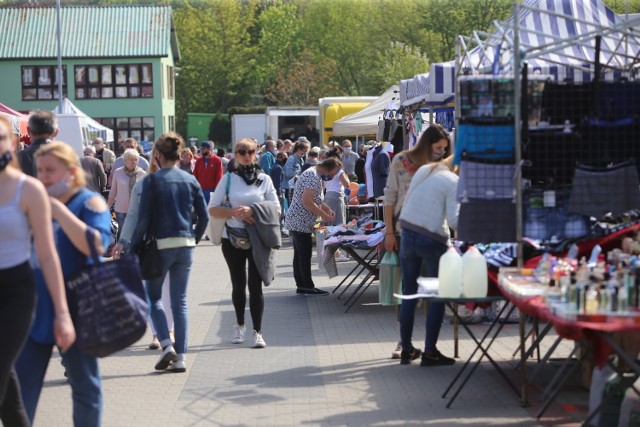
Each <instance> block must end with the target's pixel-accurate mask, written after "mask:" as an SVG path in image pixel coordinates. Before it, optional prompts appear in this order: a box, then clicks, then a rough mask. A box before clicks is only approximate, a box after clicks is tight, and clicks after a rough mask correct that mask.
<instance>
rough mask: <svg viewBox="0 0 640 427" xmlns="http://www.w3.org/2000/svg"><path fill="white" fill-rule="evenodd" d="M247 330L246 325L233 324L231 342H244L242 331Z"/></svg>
mask: <svg viewBox="0 0 640 427" xmlns="http://www.w3.org/2000/svg"><path fill="white" fill-rule="evenodd" d="M246 331H247V327H246V326H244V325H243V326H240V325H238V324H236V325H233V338H231V343H232V344H242V343H243V342H244V333H245V332H246Z"/></svg>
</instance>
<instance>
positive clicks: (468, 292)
mask: <svg viewBox="0 0 640 427" xmlns="http://www.w3.org/2000/svg"><path fill="white" fill-rule="evenodd" d="M488 289H489V282H488V278H487V261H486V260H485V259H484V256H483V255H482V254H481V253H480V251H479V250H478V249H476V248H475V247H474V246H470V247H469V249H467V252H465V253H464V255H463V256H462V292H463V295H464V297H465V298H485V297H486V296H487V292H488Z"/></svg>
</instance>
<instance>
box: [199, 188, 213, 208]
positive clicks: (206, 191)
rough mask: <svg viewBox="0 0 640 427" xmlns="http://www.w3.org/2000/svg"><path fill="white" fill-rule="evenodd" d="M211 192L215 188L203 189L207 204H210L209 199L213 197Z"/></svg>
mask: <svg viewBox="0 0 640 427" xmlns="http://www.w3.org/2000/svg"><path fill="white" fill-rule="evenodd" d="M211 193H213V190H202V194H203V195H204V202H205V206H209V199H210V198H211Z"/></svg>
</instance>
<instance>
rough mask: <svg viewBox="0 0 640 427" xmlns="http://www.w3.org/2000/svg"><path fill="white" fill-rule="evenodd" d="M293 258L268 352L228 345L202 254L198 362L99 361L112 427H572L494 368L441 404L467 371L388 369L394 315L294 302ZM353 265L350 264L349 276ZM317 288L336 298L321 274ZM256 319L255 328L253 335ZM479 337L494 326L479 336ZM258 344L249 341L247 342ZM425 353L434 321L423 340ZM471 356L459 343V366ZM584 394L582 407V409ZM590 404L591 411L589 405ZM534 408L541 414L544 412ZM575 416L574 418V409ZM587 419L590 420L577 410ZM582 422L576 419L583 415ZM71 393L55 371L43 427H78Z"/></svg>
mask: <svg viewBox="0 0 640 427" xmlns="http://www.w3.org/2000/svg"><path fill="white" fill-rule="evenodd" d="M292 256H293V255H292V249H291V247H290V245H289V244H288V243H287V244H286V245H285V247H284V248H283V249H282V250H280V251H279V253H278V259H277V277H276V280H275V283H274V284H272V285H271V287H269V288H267V289H265V312H264V321H263V334H264V337H265V340H266V342H267V348H266V349H262V350H257V349H251V348H250V343H251V341H252V340H251V338H250V337H249V339H248V340H247V343H246V344H243V345H233V344H230V338H231V332H232V325H233V324H234V322H235V316H234V313H233V306H232V305H231V301H230V295H231V284H230V279H229V274H228V271H227V268H226V264H225V263H224V260H223V258H222V253H221V251H220V248H219V247H216V246H213V245H211V244H210V243H209V242H203V243H201V244H200V246H198V247H197V248H196V255H195V262H194V266H193V272H192V275H191V283H190V285H189V295H188V296H189V333H190V336H189V353H188V355H187V372H186V373H185V374H171V373H157V372H154V371H153V366H154V364H155V361H156V359H157V357H158V355H159V352H157V351H151V350H147V344H148V343H149V342H150V341H151V336H150V333H148V334H147V336H146V337H145V338H144V339H143V340H142V341H140V342H139V343H137V344H136V345H134V346H132V347H131V348H129V349H127V350H125V351H122V352H120V353H118V354H116V355H113V356H111V357H108V358H106V359H104V360H102V361H101V372H102V380H103V388H104V398H105V402H104V419H103V425H104V426H245V425H260V426H264V425H278V426H294V425H310V426H316V425H323V426H324V425H337V426H343V425H353V426H360V425H374V426H379V425H429V426H440V425H442V426H445V425H455V426H458V425H495V426H529V425H541V424H542V425H572V423H575V420H573V419H572V418H571V417H570V416H566V415H563V412H562V411H559V409H558V407H557V406H554V407H552V408H551V409H550V410H549V412H548V415H547V416H546V417H545V418H544V419H543V421H542V422H537V421H536V420H535V418H534V416H532V413H534V412H533V411H534V410H535V407H533V408H522V407H520V406H519V404H518V400H517V398H516V396H515V394H513V392H512V391H511V390H510V389H508V388H507V387H506V385H505V384H504V382H503V381H502V379H501V378H500V377H498V376H497V375H496V374H495V372H494V371H493V370H492V369H490V368H491V367H490V365H488V364H485V363H484V362H483V363H482V365H481V368H480V369H478V371H477V372H476V374H475V376H474V377H473V378H472V380H471V381H470V382H469V383H468V384H467V386H466V388H465V389H464V390H463V392H462V393H461V394H460V396H459V397H458V399H457V401H456V402H455V403H454V404H453V406H452V408H451V409H446V407H445V401H444V400H443V399H442V398H441V397H440V395H441V394H442V392H443V391H444V388H445V386H446V384H447V383H448V382H449V381H450V379H451V378H452V377H453V376H454V375H455V373H456V372H457V369H458V367H459V366H460V364H459V363H458V364H456V365H455V366H452V367H438V368H422V367H420V366H419V363H414V364H413V365H411V366H400V365H399V363H398V361H396V360H391V359H390V358H389V356H390V353H391V350H392V349H393V347H394V343H395V342H396V341H397V339H398V333H397V328H396V322H395V310H394V308H392V307H382V306H379V305H377V304H376V302H377V286H372V287H371V288H370V289H369V290H368V291H367V293H366V294H365V295H364V297H363V298H362V299H361V300H360V302H359V304H358V305H356V306H354V307H353V309H352V310H351V311H350V312H349V313H344V307H343V305H342V300H338V299H337V298H336V296H335V295H329V296H327V297H318V296H301V295H296V294H295V291H294V286H295V285H294V280H293V277H292V271H291V267H290V263H291V259H292ZM350 265H352V264H351V263H341V264H340V268H341V270H344V272H346V271H348V268H349V266H350ZM314 280H316V286H318V287H321V288H324V289H326V290H331V289H332V288H333V287H334V286H335V285H337V283H338V282H339V280H340V279H339V278H334V279H331V280H329V279H328V278H327V276H326V275H325V274H324V273H323V272H321V271H318V270H314ZM250 319H251V317H250V315H249V313H248V308H247V326H248V329H250V327H251V322H250ZM474 328H475V329H477V330H478V331H481V330H482V329H484V328H486V326H485V325H476V326H474ZM247 335H248V336H249V334H247ZM516 335H517V326H516V325H507V326H506V328H505V332H504V333H503V334H502V336H501V337H500V338H499V339H498V340H497V341H496V343H494V349H495V351H496V352H497V353H498V359H499V360H502V362H501V364H502V365H503V366H504V367H505V368H506V369H507V370H508V372H509V373H510V374H511V375H513V376H514V377H515V375H516V373H515V372H514V371H513V369H512V368H513V365H515V361H514V360H513V359H512V358H511V353H512V352H513V350H514V349H515V345H516V341H517V338H516ZM414 336H415V337H416V338H417V339H416V340H415V342H416V345H418V344H420V346H422V345H423V340H422V339H421V337H423V336H424V311H423V310H418V314H417V316H416V328H415V331H414ZM439 348H440V350H441V351H443V353H445V354H448V355H452V354H453V342H452V327H451V326H450V325H445V326H443V328H442V333H441V338H440V343H439ZM471 350H472V347H471V343H470V340H469V339H468V337H467V336H466V335H465V334H464V333H463V332H461V341H460V355H461V356H462V357H465V358H466V357H467V356H468V355H469V353H470V352H471ZM583 395H584V393H582V394H581V395H580V396H581V398H583V397H584V396H583ZM583 400H584V399H583ZM534 403H537V401H536V402H534ZM573 408H574V409H575V407H573ZM577 411H578V416H582V415H583V414H581V412H584V408H580V407H578V409H577ZM573 416H576V414H575V413H574V414H573ZM70 425H72V423H71V396H70V388H69V386H68V385H67V383H66V381H65V380H64V377H63V370H62V367H61V366H60V363H59V357H57V356H56V357H54V358H53V359H52V362H51V365H50V367H49V371H48V374H47V378H46V383H45V388H44V390H43V392H42V396H41V399H40V404H39V407H38V412H37V414H36V420H35V426H36V427H41V426H42V427H54V426H70Z"/></svg>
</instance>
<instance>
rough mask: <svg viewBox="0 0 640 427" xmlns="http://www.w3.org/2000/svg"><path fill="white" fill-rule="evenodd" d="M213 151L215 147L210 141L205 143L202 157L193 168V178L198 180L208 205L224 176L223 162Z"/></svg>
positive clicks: (202, 145) (201, 148)
mask: <svg viewBox="0 0 640 427" xmlns="http://www.w3.org/2000/svg"><path fill="white" fill-rule="evenodd" d="M212 150H213V145H212V144H211V143H210V142H209V141H205V142H203V143H202V144H201V145H200V154H201V156H200V157H199V158H198V159H197V160H196V165H195V166H194V168H193V176H194V177H195V178H196V179H197V180H198V183H199V184H200V187H201V188H202V193H203V194H204V200H205V202H206V203H207V204H209V198H210V197H211V193H213V192H214V190H215V189H216V187H217V186H218V183H219V182H220V179H221V178H222V175H223V174H224V166H223V165H222V160H220V157H218V156H216V155H215V154H213V151H212Z"/></svg>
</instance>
